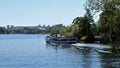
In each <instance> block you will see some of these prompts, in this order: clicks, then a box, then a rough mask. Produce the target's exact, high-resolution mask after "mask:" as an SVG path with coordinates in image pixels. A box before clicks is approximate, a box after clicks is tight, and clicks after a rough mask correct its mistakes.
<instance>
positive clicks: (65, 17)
mask: <svg viewBox="0 0 120 68" xmlns="http://www.w3.org/2000/svg"><path fill="white" fill-rule="evenodd" d="M84 4H85V0H0V26H6V25H15V26H35V25H55V24H64V25H70V24H71V23H72V21H73V19H74V18H76V17H80V16H84V14H85V10H84V6H83V5H84Z"/></svg>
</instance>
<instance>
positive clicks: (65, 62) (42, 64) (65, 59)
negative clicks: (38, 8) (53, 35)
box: [0, 34, 120, 68]
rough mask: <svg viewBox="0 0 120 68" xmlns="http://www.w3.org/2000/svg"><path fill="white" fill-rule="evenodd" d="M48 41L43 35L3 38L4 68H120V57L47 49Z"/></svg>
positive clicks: (1, 66) (0, 54)
mask: <svg viewBox="0 0 120 68" xmlns="http://www.w3.org/2000/svg"><path fill="white" fill-rule="evenodd" d="M45 37H46V35H42V34H8V35H0V68H120V54H114V53H112V54H104V53H98V52H96V51H95V50H94V49H87V50H79V49H77V48H75V47H73V46H69V45H68V46H65V45H47V44H46V43H45ZM91 45H92V44H91Z"/></svg>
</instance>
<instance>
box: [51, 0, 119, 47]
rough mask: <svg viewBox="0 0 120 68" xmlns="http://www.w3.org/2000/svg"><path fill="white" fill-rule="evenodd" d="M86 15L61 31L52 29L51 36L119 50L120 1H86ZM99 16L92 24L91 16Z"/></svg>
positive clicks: (77, 18)
mask: <svg viewBox="0 0 120 68" xmlns="http://www.w3.org/2000/svg"><path fill="white" fill-rule="evenodd" d="M85 10H86V13H85V15H84V16H82V17H76V18H75V19H74V20H73V22H72V23H71V25H70V26H66V27H65V28H62V29H56V28H54V29H53V30H52V32H51V34H52V35H54V36H56V35H60V36H61V37H74V38H77V39H78V40H80V41H84V42H86V43H93V42H95V41H99V42H100V43H104V44H110V45H112V46H113V48H115V49H116V48H117V49H118V48H120V1H119V0H86V4H85ZM96 13H100V14H99V17H100V18H99V20H98V21H97V22H94V20H93V16H94V14H96Z"/></svg>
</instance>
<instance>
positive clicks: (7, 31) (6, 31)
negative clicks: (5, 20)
mask: <svg viewBox="0 0 120 68" xmlns="http://www.w3.org/2000/svg"><path fill="white" fill-rule="evenodd" d="M50 31H51V28H49V29H46V30H40V29H38V30H36V29H35V30H33V29H6V28H4V27H0V34H48V33H50Z"/></svg>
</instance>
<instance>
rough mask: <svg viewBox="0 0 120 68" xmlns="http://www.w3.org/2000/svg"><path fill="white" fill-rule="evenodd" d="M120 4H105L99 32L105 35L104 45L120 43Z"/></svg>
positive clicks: (114, 2) (115, 0) (115, 1)
mask: <svg viewBox="0 0 120 68" xmlns="http://www.w3.org/2000/svg"><path fill="white" fill-rule="evenodd" d="M119 3H120V2H119V1H117V0H114V1H113V0H112V1H109V2H107V3H106V4H104V11H103V12H102V13H101V14H100V20H99V27H100V28H99V30H100V32H101V33H102V34H103V36H104V37H103V42H104V43H115V42H118V41H120V35H119V33H120V27H119V26H120V20H119V19H120V16H119V14H120V7H119V6H120V4H119Z"/></svg>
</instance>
